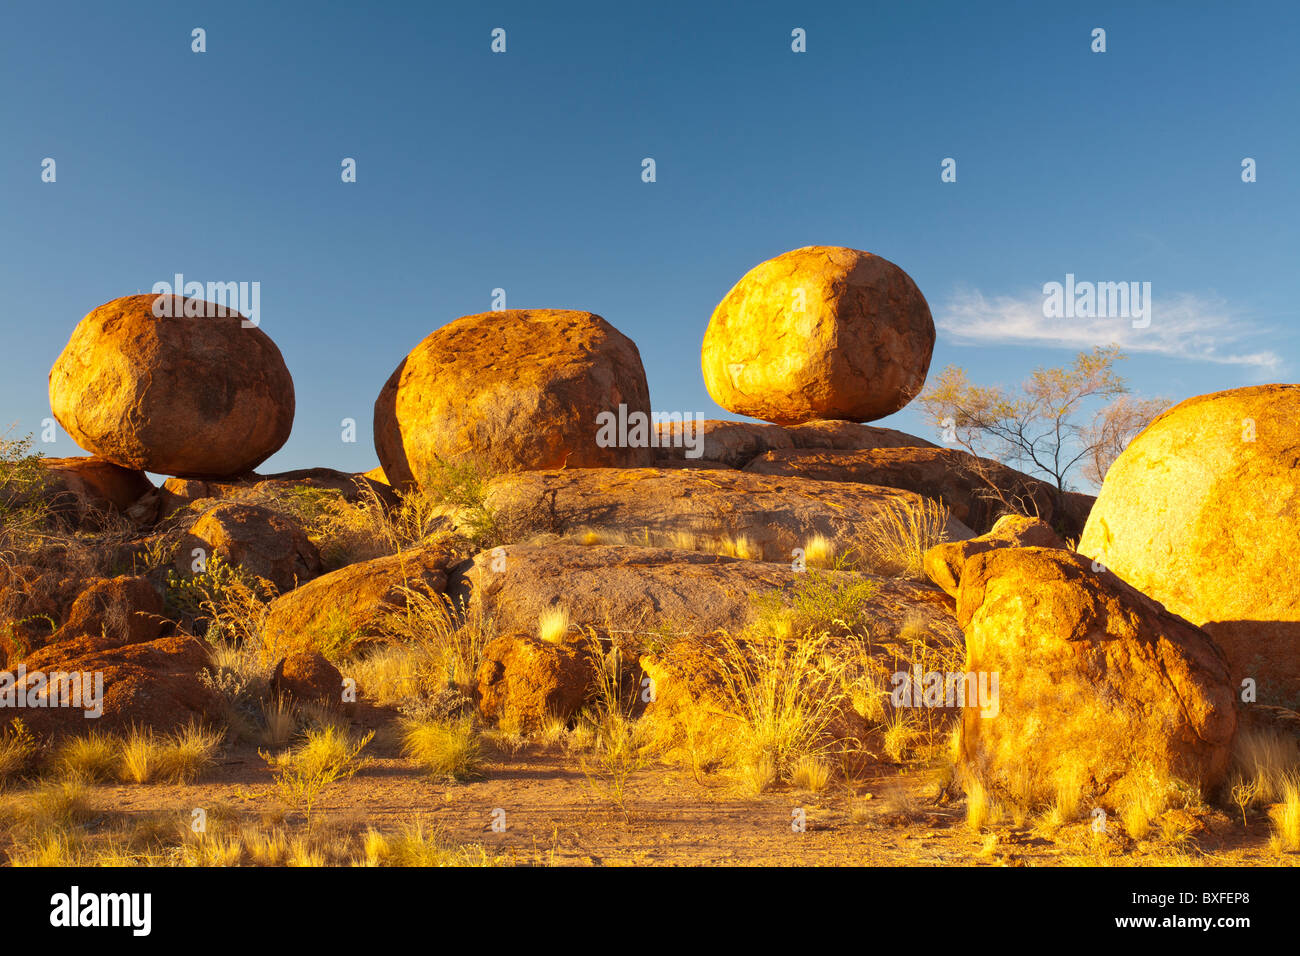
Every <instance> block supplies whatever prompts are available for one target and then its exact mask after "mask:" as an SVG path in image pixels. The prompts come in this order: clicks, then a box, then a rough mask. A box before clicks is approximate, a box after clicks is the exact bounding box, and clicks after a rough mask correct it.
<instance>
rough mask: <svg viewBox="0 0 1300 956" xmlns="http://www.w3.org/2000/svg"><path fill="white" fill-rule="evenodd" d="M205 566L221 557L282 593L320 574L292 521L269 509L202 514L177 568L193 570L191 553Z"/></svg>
mask: <svg viewBox="0 0 1300 956" xmlns="http://www.w3.org/2000/svg"><path fill="white" fill-rule="evenodd" d="M196 550H200V551H202V552H203V558H204V562H205V565H206V563H207V562H210V561H211V560H212V558H213V557H214V556H217V555H220V556H221V558H223V559H224V560H225V561H226V562H227V563H229V564H237V565H239V566H240V567H242V568H243V569H244V570H246V571H248V572H249V573H251V574H254V575H256V576H257V577H259V578H265V579H266V580H267V581H270V582H271V583H272V584H274V585H275V586H276V588H278V589H279V590H281V591H288V590H290V589H292V588H295V587H297V586H298V585H300V584H305V583H306V582H308V581H310V580H311V579H312V578H314V577H316V575H318V574H320V572H321V558H320V552H319V551H317V550H316V546H315V545H314V544H312V543H311V541H310V540H308V538H307V533H306V532H305V531H303V529H302V527H301V526H300V525H299V524H298V523H297V522H296V521H293V520H292V519H290V518H288V517H287V516H285V515H283V514H281V513H280V512H278V511H274V510H272V509H270V508H262V507H259V506H257V505H248V504H240V503H238V502H225V503H223V504H218V505H215V506H213V507H212V508H210V509H208V510H207V511H205V512H204V513H203V515H202V517H200V518H199V520H198V521H196V522H195V523H194V525H193V526H192V527H191V528H190V530H189V533H188V534H186V535H185V537H184V538H182V539H181V545H180V548H179V549H178V550H177V553H176V568H177V570H178V571H180V572H181V574H189V573H191V571H192V569H193V563H194V560H195V551H196Z"/></svg>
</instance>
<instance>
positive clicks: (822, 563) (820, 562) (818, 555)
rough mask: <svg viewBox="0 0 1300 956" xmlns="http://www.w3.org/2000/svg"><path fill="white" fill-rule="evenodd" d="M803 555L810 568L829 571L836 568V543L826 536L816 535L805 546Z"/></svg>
mask: <svg viewBox="0 0 1300 956" xmlns="http://www.w3.org/2000/svg"><path fill="white" fill-rule="evenodd" d="M803 555H804V563H805V564H807V565H808V567H810V568H817V569H819V570H823V571H828V570H830V569H832V568H834V567H835V559H836V547H835V542H834V541H832V540H831V539H830V538H827V537H825V536H824V535H820V534H815V535H813V536H812V537H811V538H809V539H808V543H807V544H805V545H804V547H803Z"/></svg>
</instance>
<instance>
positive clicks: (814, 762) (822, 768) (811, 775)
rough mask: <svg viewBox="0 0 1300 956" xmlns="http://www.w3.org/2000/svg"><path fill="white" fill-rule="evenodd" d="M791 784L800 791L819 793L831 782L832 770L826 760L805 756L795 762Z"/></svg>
mask: <svg viewBox="0 0 1300 956" xmlns="http://www.w3.org/2000/svg"><path fill="white" fill-rule="evenodd" d="M790 782H791V783H792V784H793V785H794V786H796V787H798V788H799V789H800V790H811V791H813V792H814V793H819V792H821V791H822V790H825V789H826V787H827V785H828V784H829V783H830V782H831V768H830V765H829V764H827V763H826V762H825V761H824V760H819V759H817V758H816V757H813V756H811V755H807V754H805V755H804V756H802V757H800V758H799V759H798V760H797V761H795V764H794V768H793V769H792V770H791V771H790Z"/></svg>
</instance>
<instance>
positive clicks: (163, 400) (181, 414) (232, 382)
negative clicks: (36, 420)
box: [50, 295, 294, 477]
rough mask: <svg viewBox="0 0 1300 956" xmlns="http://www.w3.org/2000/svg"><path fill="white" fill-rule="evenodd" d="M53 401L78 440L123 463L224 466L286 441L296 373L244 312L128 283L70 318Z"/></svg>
mask: <svg viewBox="0 0 1300 956" xmlns="http://www.w3.org/2000/svg"><path fill="white" fill-rule="evenodd" d="M196 306H197V307H196ZM187 307H189V308H188V309H187ZM187 311H189V312H190V315H188V316H187V315H186V314H185V313H186V312H187ZM196 312H197V313H201V315H194V313H196ZM221 312H224V313H225V314H219V313H221ZM160 316H161V317H160ZM50 407H51V408H52V409H53V411H54V417H55V418H57V419H58V421H59V424H61V425H62V426H63V427H64V429H66V430H67V432H68V434H69V435H71V436H72V439H73V440H74V441H75V442H76V443H77V444H78V445H80V446H81V447H82V448H85V449H86V450H87V451H89V452H91V453H93V454H95V455H98V456H99V457H101V458H103V459H105V460H107V461H110V462H112V463H114V464H116V465H120V466H122V467H123V468H130V469H136V470H139V471H150V472H155V473H159V474H164V475H183V476H193V477H224V476H229V475H238V474H242V473H244V472H247V471H250V470H252V469H253V468H254V467H256V466H257V465H258V464H260V463H261V462H262V461H265V460H266V459H267V458H268V457H270V456H271V454H272V453H274V452H275V451H276V450H277V449H278V448H280V446H281V445H283V444H284V442H285V440H286V439H287V438H288V437H289V430H290V427H291V426H292V425H293V413H294V395H293V381H292V379H291V378H290V377H289V370H288V369H287V368H286V367H285V364H284V359H283V358H282V357H281V355H280V350H279V349H277V348H276V346H275V343H274V342H272V341H271V339H270V337H269V336H267V334H266V333H265V332H263V331H262V330H261V329H260V328H257V327H254V326H252V325H251V324H248V323H246V322H245V321H244V319H243V318H242V316H240V315H239V314H238V313H235V312H232V311H229V310H226V309H223V307H221V306H218V305H215V304H213V303H209V302H196V300H192V299H191V300H183V299H180V298H179V297H174V296H158V295H132V296H126V297H124V298H121V299H114V300H113V301H112V302H109V303H107V304H105V305H101V306H100V307H99V308H97V309H95V310H94V311H92V312H91V313H90V314H89V315H87V316H86V317H85V318H84V319H82V320H81V322H80V324H78V325H77V327H76V329H74V330H73V333H72V338H71V339H70V340H69V341H68V344H67V346H66V347H65V348H64V350H63V353H62V354H61V355H60V356H59V357H58V359H57V360H56V361H55V363H54V367H53V368H52V369H51V370H50Z"/></svg>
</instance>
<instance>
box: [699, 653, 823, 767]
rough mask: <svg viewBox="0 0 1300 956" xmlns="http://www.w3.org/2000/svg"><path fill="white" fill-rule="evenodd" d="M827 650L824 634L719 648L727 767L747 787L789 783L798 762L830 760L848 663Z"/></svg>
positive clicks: (719, 674) (719, 677) (718, 670)
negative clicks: (832, 730) (733, 767)
mask: <svg viewBox="0 0 1300 956" xmlns="http://www.w3.org/2000/svg"><path fill="white" fill-rule="evenodd" d="M830 642H831V638H830V637H829V635H827V634H821V635H815V636H811V637H805V638H803V639H801V640H779V639H777V640H751V641H746V642H744V643H742V642H740V641H737V640H736V639H735V638H733V637H732V636H731V635H723V636H722V638H721V639H720V641H719V642H718V662H717V676H718V679H719V683H720V685H721V689H722V699H723V710H724V712H725V713H726V715H727V716H728V717H729V718H730V722H731V737H732V740H731V754H732V760H733V762H734V763H735V764H736V765H737V766H738V767H740V768H741V769H742V772H743V773H744V775H745V777H746V779H747V781H748V782H749V783H750V784H751V785H752V784H759V783H764V777H765V776H767V777H768V778H769V779H770V780H771V781H775V780H789V779H791V777H792V775H793V773H794V771H795V768H796V766H797V765H798V764H799V763H800V761H802V760H803V759H804V758H808V757H814V758H820V757H823V756H825V755H826V754H827V753H828V752H829V750H830V748H831V741H830V739H829V736H828V734H827V731H828V729H829V727H830V726H831V723H832V722H833V721H834V720H835V719H836V718H837V716H839V714H840V713H841V710H842V709H843V708H844V707H846V706H847V700H848V695H847V693H846V691H845V689H844V687H845V684H846V682H845V681H844V679H843V678H844V672H845V670H846V667H847V662H846V659H845V658H843V657H837V656H836V655H834V654H832V653H829V651H830V650H831V644H830ZM769 765H770V775H768V774H767V773H766V772H765V768H767V767H768V766H769ZM750 789H751V790H756V789H760V788H759V787H757V786H750Z"/></svg>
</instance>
